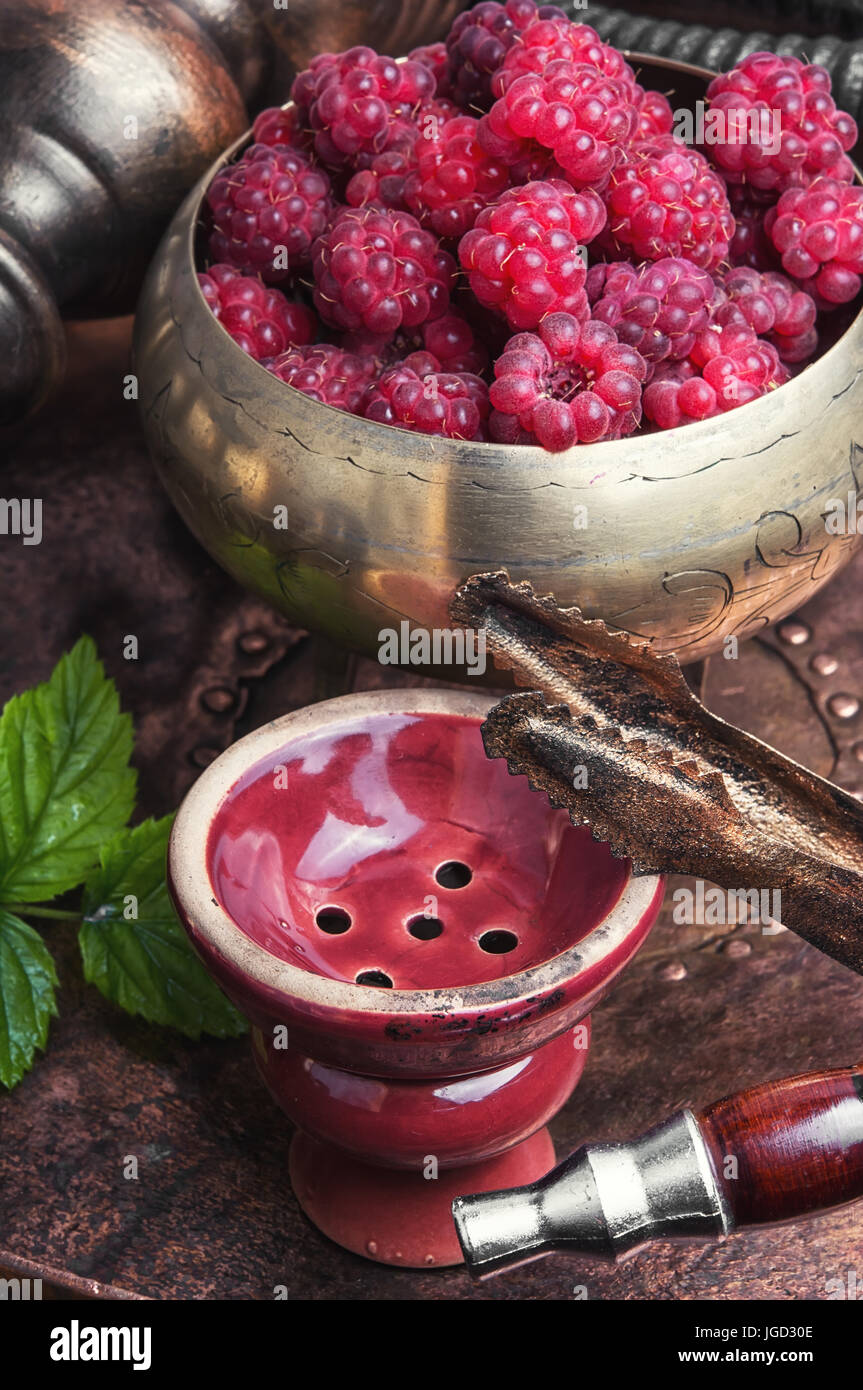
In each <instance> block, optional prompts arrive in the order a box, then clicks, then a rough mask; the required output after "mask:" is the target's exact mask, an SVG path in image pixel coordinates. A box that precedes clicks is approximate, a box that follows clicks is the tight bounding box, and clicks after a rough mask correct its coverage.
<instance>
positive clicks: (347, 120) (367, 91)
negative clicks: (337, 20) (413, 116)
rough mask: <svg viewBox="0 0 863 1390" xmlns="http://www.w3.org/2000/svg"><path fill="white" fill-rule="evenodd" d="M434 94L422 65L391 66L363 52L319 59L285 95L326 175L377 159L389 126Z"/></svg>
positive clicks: (382, 58) (389, 61) (368, 51)
mask: <svg viewBox="0 0 863 1390" xmlns="http://www.w3.org/2000/svg"><path fill="white" fill-rule="evenodd" d="M434 94H435V78H434V74H433V73H432V71H431V69H430V68H427V67H426V66H425V64H424V63H418V62H416V61H414V60H412V59H408V60H407V61H405V62H403V63H397V62H396V61H395V59H394V58H389V57H386V56H384V55H381V54H378V53H375V51H374V49H372V48H366V47H363V46H359V47H356V48H351V49H348V50H347V52H345V53H339V54H321V55H320V57H319V58H316V59H315V60H314V62H313V63H312V64H311V66H310V67H309V68H307V69H306V70H305V71H304V72H301V73H299V74H298V75H297V76H296V77H295V79H294V85H293V87H292V89H291V95H292V97H293V100H294V101H295V102H296V104H297V107H298V108H299V118H300V120H301V122H302V124H303V126H304V127H306V126H307V127H308V128H309V129H311V130H312V131H313V132H314V147H315V153H316V155H317V157H318V158H319V159H320V160H321V162H322V163H323V164H325V165H326V166H327V168H330V169H342V168H344V167H345V166H346V165H348V164H350V163H351V161H353V160H355V159H356V158H357V157H358V156H359V155H363V154H367V155H371V154H379V153H380V152H381V151H382V150H383V149H384V148H385V147H386V144H387V140H388V137H389V132H390V126H391V125H392V123H393V121H395V120H396V119H397V118H398V117H399V116H400V115H404V114H406V113H407V112H409V111H410V110H412V109H413V108H414V107H415V106H417V105H420V104H421V103H423V102H425V101H429V100H431V98H432V97H434Z"/></svg>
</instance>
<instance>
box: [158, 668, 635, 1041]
mask: <svg viewBox="0 0 863 1390" xmlns="http://www.w3.org/2000/svg"><path fill="white" fill-rule="evenodd" d="M497 699H499V696H495V695H484V694H477V693H475V692H473V691H461V690H433V689H429V690H423V689H408V690H405V689H393V690H376V691H363V692H359V693H354V694H350V695H340V696H337V697H336V698H334V699H331V700H324V701H321V702H320V703H318V704H313V705H306V706H304V707H303V708H301V709H298V710H293V711H291V712H290V713H289V714H285V715H282V716H281V717H280V718H278V719H275V720H273V721H271V722H270V723H269V724H264V725H262V726H261V727H260V728H259V729H255V730H253V731H252V732H251V733H249V734H246V735H245V737H244V738H241V739H239V740H238V741H237V742H236V743H234V744H232V745H231V747H230V748H228V749H226V751H225V752H224V753H222V754H221V756H220V757H218V758H217V759H215V761H214V762H212V763H211V764H210V765H209V767H207V768H206V769H205V770H204V771H203V772H202V773H201V775H200V777H199V778H198V779H197V781H196V782H195V783H194V785H193V786H192V787H191V789H190V790H189V791H188V792H187V794H186V796H185V798H184V800H183V802H182V804H181V806H180V809H179V811H178V812H177V816H176V819H175V821H174V826H173V830H172V832H171V838H170V842H169V846H168V866H169V879H170V884H171V889H172V892H173V894H174V896H175V897H176V899H177V903H178V906H179V908H180V910H181V917H182V918H183V920H184V921H185V922H186V923H187V929H188V930H189V932H190V934H191V935H192V937H193V940H194V939H196V938H200V940H201V941H202V943H203V944H204V945H206V947H207V948H208V949H209V950H210V951H213V952H215V953H216V955H217V956H218V957H220V958H221V959H222V960H224V961H225V962H227V964H228V965H229V966H230V967H231V968H232V969H233V970H235V971H237V972H238V973H239V974H240V976H241V977H243V978H244V979H246V980H251V981H252V982H254V984H255V985H257V986H262V987H264V988H266V989H269V990H274V991H275V992H276V993H278V994H279V995H281V996H282V997H287V998H288V999H295V1000H299V1001H302V1002H303V1003H304V1004H306V1005H312V1006H316V1007H317V1008H319V1009H320V1008H324V1009H332V1010H336V1011H338V1012H340V1013H348V1014H354V1015H356V1014H382V1015H388V1014H394V1013H397V1014H405V1013H408V1014H426V1013H429V1012H432V1013H437V1014H440V1013H442V1012H445V1013H446V1014H447V1015H451V1014H453V1013H464V1012H477V1013H482V1012H484V1011H487V1010H488V1009H489V1008H490V1007H495V1006H499V1005H501V1004H509V1003H515V1002H517V1001H521V1000H524V999H525V998H530V997H533V996H536V995H537V994H542V993H545V992H546V991H550V990H554V989H558V988H560V987H562V986H564V985H566V986H569V987H570V988H571V987H572V986H573V985H574V984H577V981H578V979H579V978H580V977H582V976H588V975H589V974H590V972H593V971H595V970H596V968H597V967H598V966H601V964H602V962H603V961H604V960H606V959H607V958H609V957H611V956H613V955H614V954H615V952H617V951H619V950H620V949H621V948H622V947H623V946H624V945H625V943H626V940H627V938H628V937H629V935H630V934H631V933H632V932H633V931H635V930H637V928H638V926H639V924H640V923H641V922H642V921H643V919H644V917H645V916H646V914H647V913H648V912H649V910H650V907H651V905H652V903H653V901H654V899H655V897H656V894H657V890H658V888H659V887H660V884H661V882H662V880H661V878H660V877H659V876H656V875H643V876H639V877H636V876H635V875H634V874H633V873H632V870H631V868H630V870H629V872H628V874H627V877H626V879H625V881H624V884H623V888H622V890H621V892H620V894H619V896H618V898H617V899H616V901H615V903H614V904H613V906H612V907H611V908H610V910H609V911H608V912H607V913H606V915H605V917H603V918H602V919H601V921H599V922H598V923H597V924H596V926H594V927H593V928H592V929H591V930H590V931H589V932H588V933H587V935H586V936H584V937H582V938H581V940H580V941H578V942H576V943H575V945H573V946H570V947H568V948H567V949H566V950H565V951H562V952H559V953H558V954H557V955H555V956H552V957H550V958H549V959H548V960H546V961H542V962H541V963H540V964H539V965H534V966H530V967H528V968H527V969H525V970H522V971H519V972H517V973H516V974H513V975H504V976H500V977H498V978H496V979H494V980H490V981H485V982H483V983H481V984H475V985H468V986H465V987H463V988H460V987H458V986H448V987H446V988H441V989H416V990H406V989H381V988H378V987H375V986H371V985H358V984H353V983H350V982H348V981H343V980H333V979H331V978H330V977H328V976H325V975H319V974H316V973H314V972H313V971H311V970H303V969H301V968H300V967H299V966H295V965H291V964H290V962H288V961H285V960H282V959H281V958H280V957H279V956H274V955H273V954H272V953H271V952H269V951H268V950H266V948H265V947H264V946H262V945H260V944H259V943H258V942H256V941H254V940H253V939H252V938H251V937H250V936H247V935H246V933H245V932H243V931H242V929H241V928H240V927H239V926H238V924H237V923H236V921H235V920H234V919H233V917H231V915H230V914H229V913H228V912H227V911H226V909H225V908H224V907H222V905H221V904H220V903H219V902H218V900H217V898H216V893H215V888H214V886H213V884H212V882H211V878H210V872H209V868H208V863H207V860H208V843H209V835H210V828H211V826H212V823H213V819H214V816H215V815H216V813H217V811H218V810H219V808H220V807H221V806H222V804H223V803H224V801H225V800H226V799H227V797H228V796H229V795H230V792H231V790H232V789H233V787H234V786H235V785H236V783H237V781H238V780H239V779H240V778H241V777H242V776H243V774H244V773H246V772H248V771H250V770H251V769H252V768H253V767H255V766H256V765H257V764H259V763H261V762H263V761H264V760H265V759H266V758H267V757H268V756H271V755H273V754H275V753H277V752H279V751H281V750H282V749H284V748H286V747H288V746H289V745H290V743H291V742H292V741H293V740H294V739H298V738H302V737H303V736H304V735H306V734H309V733H311V732H317V731H318V730H321V729H325V728H327V727H329V726H333V725H339V724H341V725H345V724H349V723H350V722H351V720H352V719H362V718H363V717H365V716H367V715H369V714H381V713H383V714H418V715H428V714H432V715H433V714H449V715H454V716H456V717H460V718H465V719H478V718H482V717H484V716H485V715H486V714H487V713H488V711H489V709H490V708H491V707H492V705H494V704H495V703H496V701H497ZM537 794H538V793H537Z"/></svg>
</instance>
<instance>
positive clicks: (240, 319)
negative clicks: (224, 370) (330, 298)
mask: <svg viewBox="0 0 863 1390" xmlns="http://www.w3.org/2000/svg"><path fill="white" fill-rule="evenodd" d="M198 284H199V285H200V286H201V292H202V294H203V296H204V298H205V299H206V301H207V303H208V304H209V306H210V308H211V309H212V311H213V313H214V315H215V317H216V318H217V319H218V320H219V322H220V323H221V325H222V327H223V328H224V329H225V330H226V331H227V332H228V333H230V335H231V337H232V338H233V340H234V342H235V343H237V344H238V345H239V347H241V348H242V349H243V351H244V352H247V353H248V354H249V356H250V357H254V358H255V359H256V360H257V361H260V360H261V358H263V357H272V356H274V354H276V353H279V352H284V351H285V349H286V348H287V347H289V346H291V345H292V344H299V343H310V342H311V341H312V339H313V338H314V336H315V333H316V331H317V321H316V319H315V316H314V314H313V313H312V312H311V310H309V309H307V308H306V306H305V305H304V304H294V303H291V301H290V300H288V299H285V296H284V295H283V294H282V292H281V291H280V290H275V289H268V288H267V287H266V285H263V284H262V283H261V281H260V280H257V279H256V278H255V277H254V276H253V275H241V274H240V272H239V271H238V270H235V269H234V267H233V266H231V265H212V266H210V269H209V270H208V271H207V272H206V273H205V274H200V275H199V276H198Z"/></svg>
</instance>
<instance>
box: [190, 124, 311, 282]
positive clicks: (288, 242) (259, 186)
mask: <svg viewBox="0 0 863 1390" xmlns="http://www.w3.org/2000/svg"><path fill="white" fill-rule="evenodd" d="M207 202H208V203H209V205H210V207H211V209H212V213H213V223H214V230H213V232H212V235H211V237H210V256H211V259H212V260H214V261H219V262H223V263H225V262H226V263H227V264H229V265H233V266H236V268H237V269H238V270H251V271H254V272H255V273H256V274H258V275H260V276H261V277H262V278H263V279H264V280H266V281H267V282H268V283H270V284H277V283H279V282H280V281H282V280H287V279H288V278H289V277H290V276H291V275H293V274H294V272H295V271H296V270H297V269H299V268H301V267H303V266H306V265H308V264H309V262H310V260H311V251H312V244H313V242H314V241H315V238H316V237H319V236H320V234H321V232H323V230H324V228H325V227H326V225H327V222H328V221H329V218H330V216H331V215H332V210H333V201H332V195H331V189H330V180H329V177H328V176H327V174H326V173H324V171H323V170H322V169H316V168H313V167H312V165H311V164H310V163H309V161H308V160H307V159H306V158H305V156H304V155H302V154H301V153H300V152H299V151H298V150H295V149H289V148H288V147H287V146H285V145H275V146H268V145H252V146H250V148H249V149H248V150H246V151H245V153H244V154H243V155H242V156H241V157H240V159H238V160H237V162H236V164H228V165H226V166H225V168H224V169H220V171H219V173H218V174H217V175H216V177H215V178H214V179H213V182H212V183H211V184H210V187H209V189H208V190H207Z"/></svg>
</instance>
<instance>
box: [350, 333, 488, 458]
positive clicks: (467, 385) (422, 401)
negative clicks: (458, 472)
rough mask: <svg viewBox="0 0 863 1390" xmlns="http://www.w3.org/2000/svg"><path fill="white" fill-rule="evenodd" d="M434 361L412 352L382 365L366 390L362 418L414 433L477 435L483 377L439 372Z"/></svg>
mask: <svg viewBox="0 0 863 1390" xmlns="http://www.w3.org/2000/svg"><path fill="white" fill-rule="evenodd" d="M436 365H438V364H436V359H435V358H434V357H431V356H429V355H428V354H423V353H415V354H413V356H412V357H410V358H408V359H407V361H405V362H400V363H398V364H397V365H396V366H393V367H388V368H387V369H386V371H384V372H382V373H381V375H380V376H379V377H378V379H377V381H376V382H374V384H373V385H371V386H370V387H369V389H368V391H367V393H366V398H365V407H364V413H365V417H366V419H367V420H375V421H377V423H378V424H379V425H397V426H399V428H401V429H406V430H414V431H415V432H416V433H418V434H440V435H445V436H446V437H447V438H448V439H483V438H484V437H485V430H484V425H485V421H486V420H487V419H488V412H489V404H488V387H487V386H486V384H485V382H484V381H483V380H482V378H481V377H478V376H471V375H470V373H468V372H461V373H456V372H440V371H438V370H436V369H435V368H436ZM417 367H419V368H420V371H419V372H418V371H417V370H415V369H416V368H417ZM429 369H431V370H429ZM420 373H421V374H420Z"/></svg>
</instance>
